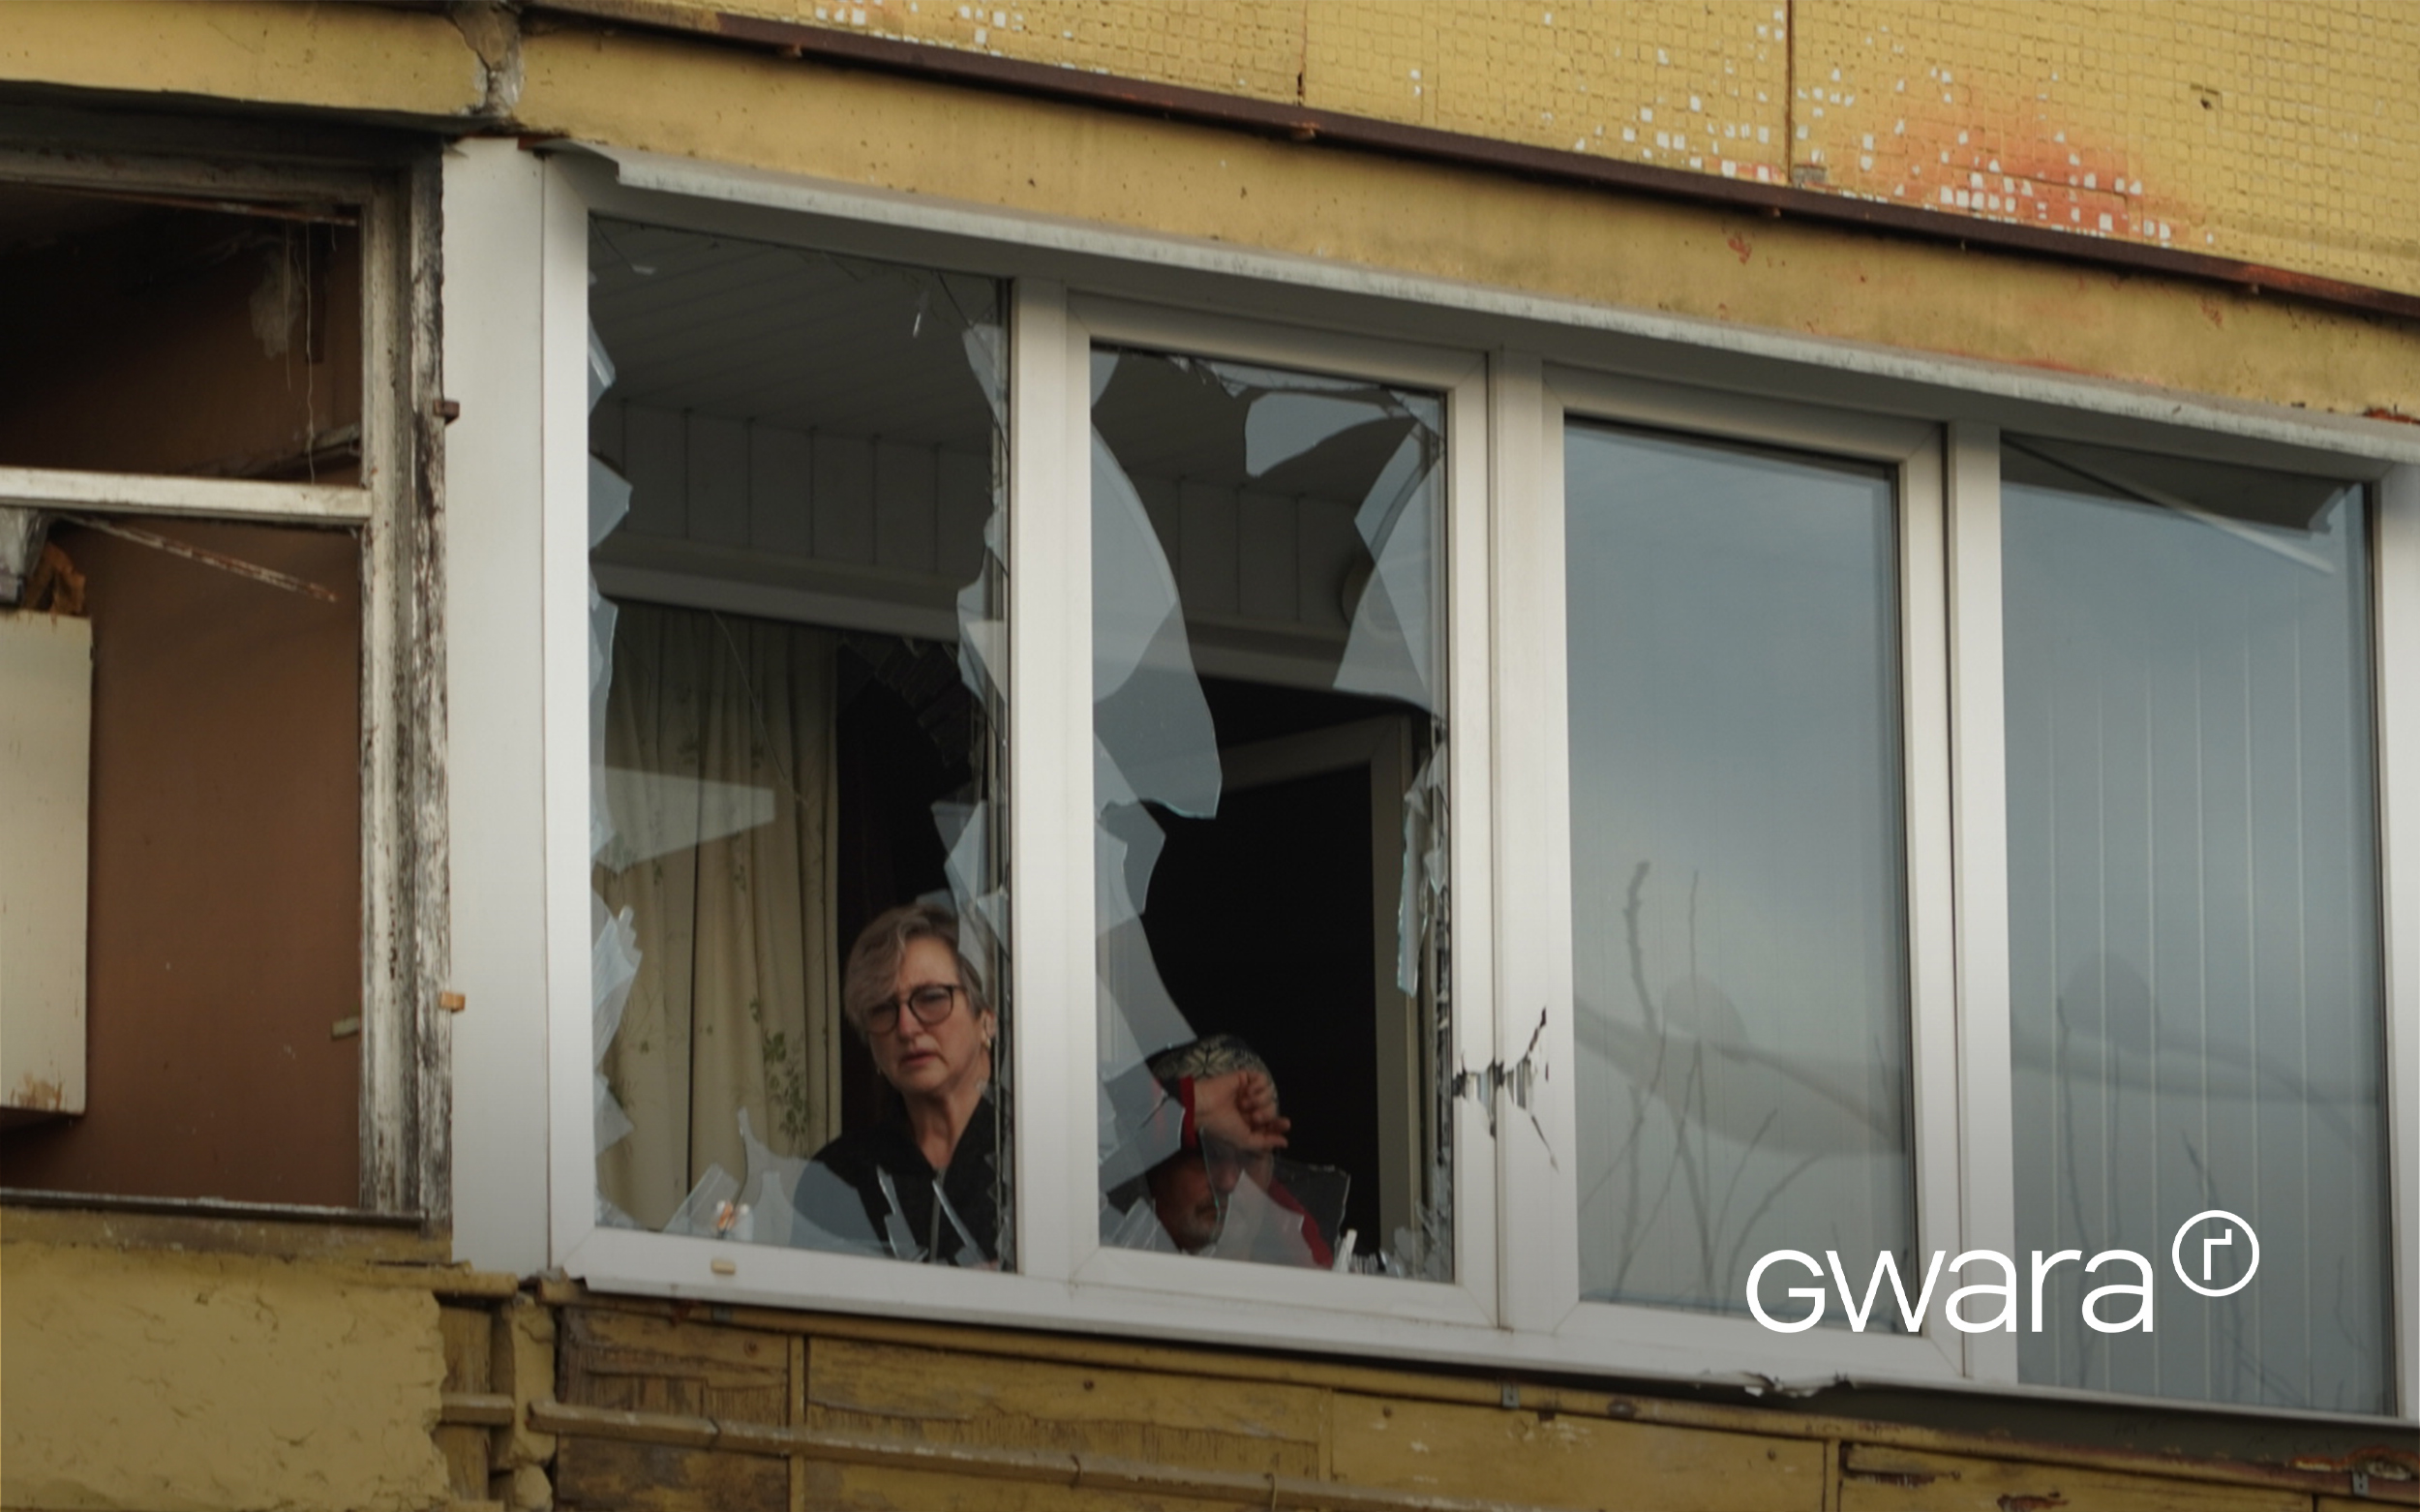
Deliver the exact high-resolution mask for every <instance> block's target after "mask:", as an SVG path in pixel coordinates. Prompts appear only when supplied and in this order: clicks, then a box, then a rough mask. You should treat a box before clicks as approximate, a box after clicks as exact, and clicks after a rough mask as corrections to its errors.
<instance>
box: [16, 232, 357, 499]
mask: <svg viewBox="0 0 2420 1512" xmlns="http://www.w3.org/2000/svg"><path fill="white" fill-rule="evenodd" d="M360 219H361V217H360V215H359V213H358V211H357V210H356V209H355V208H354V207H352V206H349V205H339V204H312V203H287V204H279V205H263V204H240V205H239V204H227V205H224V206H213V205H211V204H210V203H209V202H208V201H204V200H198V199H197V198H195V197H190V196H181V195H178V196H161V195H148V194H141V193H135V192H131V191H130V192H119V193H106V194H97V193H93V192H90V191H69V190H61V189H49V188H42V187H36V186H32V185H15V184H10V185H0V329H6V330H7V331H8V333H9V353H8V359H7V361H6V362H5V363H0V467H11V468H15V467H23V468H50V469H68V470H80V471H94V472H147V473H166V474H174V475H179V476H187V477H209V478H259V479H279V480H284V481H290V482H321V483H342V482H351V481H353V480H355V478H357V476H358V473H359V469H360V462H361V397H362V371H363V367H362V358H363V353H362V299H361V294H362V249H361V230H360Z"/></svg>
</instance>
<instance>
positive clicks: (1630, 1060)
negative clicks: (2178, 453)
mask: <svg viewBox="0 0 2420 1512" xmlns="http://www.w3.org/2000/svg"><path fill="white" fill-rule="evenodd" d="M1564 457H1565V461H1564V469H1565V487H1566V498H1567V504H1566V514H1565V559H1564V572H1565V578H1566V603H1567V610H1566V613H1567V615H1568V624H1567V631H1566V633H1567V636H1568V641H1567V646H1568V652H1567V655H1568V662H1567V665H1568V674H1567V676H1568V681H1569V698H1570V704H1569V709H1570V736H1569V741H1570V746H1569V748H1570V771H1571V897H1572V938H1573V947H1572V948H1573V957H1572V971H1573V980H1574V997H1575V1006H1574V1036H1575V1039H1576V1042H1577V1043H1576V1049H1577V1054H1578V1074H1579V1075H1578V1080H1579V1091H1578V1096H1577V1099H1576V1102H1577V1107H1578V1112H1579V1139H1580V1160H1579V1167H1578V1171H1577V1173H1576V1174H1577V1179H1578V1188H1579V1202H1580V1212H1579V1219H1580V1276H1581V1287H1582V1292H1583V1295H1585V1296H1587V1297H1588V1298H1591V1299H1594V1300H1598V1301H1610V1302H1635V1303H1643V1304H1650V1305H1658V1306H1667V1307H1683V1308H1696V1309H1706V1310H1711V1311H1718V1312H1743V1311H1745V1308H1746V1301H1745V1295H1746V1291H1745V1283H1746V1279H1747V1275H1748V1271H1749V1268H1750V1267H1752V1266H1753V1265H1755V1263H1756V1262H1757V1260H1758V1259H1759V1257H1761V1256H1762V1255H1765V1254H1766V1253H1767V1252H1768V1251H1771V1250H1776V1249H1797V1250H1810V1251H1814V1252H1817V1253H1821V1252H1822V1251H1824V1250H1826V1249H1831V1250H1836V1251H1838V1252H1840V1253H1841V1254H1842V1255H1865V1256H1871V1255H1875V1254H1877V1253H1881V1254H1890V1255H1897V1256H1898V1257H1899V1261H1900V1264H1901V1266H1902V1268H1903V1269H1904V1268H1905V1266H1906V1264H1907V1261H1908V1258H1909V1256H1910V1254H1911V1252H1912V1250H1913V1247H1914V1242H1915V1201H1914V1191H1915V1181H1914V1161H1915V1148H1914V1134H1913V1131H1912V1128H1911V1125H1910V1114H1909V1103H1910V1085H1911V1083H1910V1074H1911V1065H1910V1027H1909V1025H1910V1020H1909V988H1908V982H1909V966H1908V946H1907V929H1908V923H1907V921H1908V905H1907V893H1906V881H1905V871H1904V862H1903V851H1904V841H1903V832H1904V823H1905V821H1904V817H1903V816H1904V811H1905V795H1904V785H1903V781H1902V776H1901V767H1902V761H1901V754H1900V752H1901V741H1900V708H1901V692H1900V676H1899V656H1898V642H1899V610H1898V583H1897V575H1896V570H1895V561H1896V553H1897V550H1898V547H1897V540H1898V520H1897V513H1896V509H1895V507H1894V503H1895V500H1894V482H1893V476H1892V473H1891V470H1890V469H1885V468H1879V467H1877V468H1864V467H1859V466H1854V465H1842V464H1836V463H1833V462H1831V461H1829V460H1825V459H1821V458H1816V457H1810V456H1803V455H1794V454H1788V453H1782V452H1771V451H1762V450H1749V449H1744V448H1740V447H1734V446H1728V445H1721V444H1715V443H1710V442H1706V441H1700V440H1694V439H1688V438H1679V437H1674V436H1668V435H1660V434H1654V433H1649V432H1644V431H1632V430H1621V429H1617V428H1614V427H1612V426H1605V425H1595V424H1573V425H1570V426H1569V427H1568V428H1567V430H1566V432H1565V437H1564Z"/></svg>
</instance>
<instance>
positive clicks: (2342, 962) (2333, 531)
mask: <svg viewBox="0 0 2420 1512" xmlns="http://www.w3.org/2000/svg"><path fill="white" fill-rule="evenodd" d="M2004 476H2005V487H2004V493H2003V500H2004V501H2003V510H2002V563H2003V595H2004V598H2003V601H2004V606H2005V607H2004V614H2005V631H2006V651H2005V654H2006V675H2007V682H2006V698H2007V727H2008V784H2009V786H2008V821H2009V872H2010V875H2009V883H2010V929H2011V942H2010V943H2011V960H2012V964H2011V988H2012V999H2011V1018H2012V1052H2013V1060H2014V1067H2015V1088H2014V1091H2015V1106H2014V1112H2015V1129H2016V1147H2015V1152H2014V1156H2015V1162H2016V1191H2017V1225H2018V1231H2017V1242H2018V1244H2019V1246H2020V1247H2021V1249H2023V1250H2038V1251H2042V1252H2043V1253H2044V1254H2049V1253H2053V1252H2056V1251H2060V1250H2069V1249H2072V1250H2079V1251H2081V1252H2082V1256H2083V1258H2084V1259H2085V1260H2087V1261H2088V1260H2090V1259H2091V1258H2092V1257H2093V1256H2094V1255H2098V1254H2100V1253H2101V1252H2102V1251H2104V1250H2110V1249H2126V1250H2132V1251H2134V1252H2137V1253H2139V1254H2141V1255H2146V1256H2149V1257H2151V1260H2152V1263H2153V1266H2154V1269H2155V1272H2156V1274H2157V1298H2156V1308H2155V1312H2154V1318H2153V1327H2152V1328H2151V1329H2150V1330H2147V1331H2130V1332H2123V1333H2104V1332H2102V1331H2101V1330H2099V1329H2096V1328H2094V1327H2092V1326H2090V1325H2089V1324H2088V1322H2087V1321H2086V1320H2085V1317H2084V1315H2083V1314H2082V1312H2081V1304H2082V1302H2083V1300H2084V1296H2085V1293H2086V1292H2087V1291H2088V1290H2090V1289H2093V1288H2097V1287H2099V1286H2102V1285H2108V1284H2110V1283H2111V1282H2112V1281H2119V1282H2128V1283H2132V1282H2133V1281H2135V1280H2136V1279H2137V1278H2136V1277H2135V1276H2134V1275H2133V1271H2132V1268H2131V1267H2119V1268H2116V1269H2114V1270H2112V1269H2109V1268H2104V1269H2103V1270H2102V1272H2101V1273H2100V1274H2098V1275H2095V1276H2085V1275H2083V1274H2081V1266H2080V1265H2079V1264H2076V1263H2070V1264H2067V1265H2064V1266H2060V1267H2058V1268H2057V1269H2055V1270H2054V1271H2053V1272H2052V1273H2051V1276H2052V1279H2051V1282H2050V1284H2049V1285H2047V1286H2046V1287H2045V1288H2044V1292H2043V1297H2042V1315H2041V1323H2040V1331H2039V1332H2035V1331H2033V1324H2034V1318H2033V1317H2032V1316H2031V1315H2030V1314H2029V1315H2028V1316H2027V1317H2026V1318H2025V1319H2024V1324H2025V1327H2026V1331H2025V1332H2024V1333H2023V1334H2022V1336H2021V1340H2020V1368H2021V1372H2022V1375H2023V1376H2024V1378H2025V1379H2027V1380H2030V1381H2040V1382H2044V1383H2052V1384H2058V1385H2065V1386H2077V1387H2088V1388H2094V1389H2100V1390H2112V1391H2122V1392H2130V1393H2141V1394H2145V1395H2157V1396H2164V1397H2183V1398H2193V1399H2200V1400H2208V1401H2219V1402H2235V1403H2246V1404H2260V1405H2266V1406H2293V1407H2309V1408H2319V1409H2329V1410H2338V1411H2347V1410H2351V1411H2364V1410H2366V1411H2379V1412H2383V1411H2387V1410H2390V1409H2391V1401H2390V1385H2389V1371H2390V1360H2389V1351H2388V1333H2389V1323H2390V1319H2389V1315H2388V1301H2387V1285H2388V1283H2387V1275H2388V1268H2387V1232H2386V1189H2385V1171H2384V1152H2385V1134H2386V1130H2385V1120H2384V1109H2383V1083H2384V1072H2385V1067H2384V1032H2383V996H2382V986H2381V979H2380V970H2379V956H2380V940H2379V905H2378V884H2377V857H2376V851H2375V833H2376V816H2375V774H2374V763H2373V747H2374V737H2373V730H2372V704H2371V687H2372V683H2371V653H2370V630H2369V626H2370V607H2369V588H2368V581H2369V579H2368V575H2369V556H2368V548H2367V520H2366V514H2365V509H2364V499H2363V496H2362V492H2361V490H2360V489H2358V488H2344V487H2338V486H2335V485H2331V484H2324V483H2314V481H2313V480H2309V479H2285V478H2274V477H2268V476H2265V475H2258V474H2252V473H2249V472H2247V471H2245V470H2243V469H2233V470H2227V469H2216V468H2212V467H2209V466H2208V465H2205V464H2191V463H2170V462H2163V461H2160V460H2158V459H2151V458H2143V457H2133V456H2129V455H2127V454H2124V453H2112V452H2102V451H2099V450H2097V449H2094V450H2087V449H2084V448H2078V447H2072V446H2064V447H2062V446H2054V445H2052V444H2050V443H2024V442H2012V445H2011V448H2010V450H2009V453H2008V457H2007V468H2006V471H2005V474H2004ZM2209 1209H2223V1210H2225V1211H2227V1212H2229V1213H2232V1214H2235V1215H2238V1216H2239V1217H2240V1218H2241V1219H2242V1220H2243V1221H2244V1222H2246V1223H2248V1224H2249V1225H2251V1226H2252V1227H2253V1229H2254V1231H2255V1235H2254V1236H2255V1237H2256V1239H2257V1243H2258V1248H2259V1261H2258V1268H2257V1270H2256V1272H2253V1273H2251V1275H2252V1279H2251V1280H2250V1281H2249V1282H2248V1283H2247V1284H2246V1285H2244V1286H2243V1288H2242V1289H2240V1290H2237V1291H2235V1292H2233V1293H2232V1294H2231V1295H2227V1296H2222V1297H2208V1296H2203V1295H2200V1294H2197V1293H2196V1292H2195V1291H2194V1290H2193V1289H2192V1288H2191V1287H2189V1286H2188V1285H2185V1284H2184V1283H2185V1281H2186V1280H2187V1279H2190V1280H2192V1281H2193V1282H2195V1283H2200V1282H2203V1280H2204V1277H2203V1274H2202V1273H2203V1269H2204V1260H2203V1258H2202V1254H2201V1248H2200V1245H2199V1242H2198V1241H2199V1239H2200V1238H2201V1237H2204V1236H2215V1231H2216V1230H2215V1229H2213V1228H2204V1229H2201V1230H2197V1231H2196V1232H2195V1234H2194V1235H2193V1236H2192V1237H2191V1238H2190V1239H2189V1241H2188V1243H2187V1245H2186V1247H2185V1251H2184V1254H2183V1258H2182V1262H2181V1269H2182V1271H2183V1273H2184V1274H2183V1275H2180V1274H2179V1273H2178V1271H2177V1270H2175V1269H2172V1268H2171V1260H2170V1253H2171V1240H2172V1239H2173V1238H2174V1236H2175V1234H2176V1231H2177V1229H2178V1228H2179V1226H2180V1225H2184V1224H2186V1223H2187V1221H2188V1220H2191V1219H2193V1217H2194V1216H2195V1215H2196V1214H2199V1213H2202V1212H2204V1211H2206V1210H2209ZM2219 1226H2221V1227H2223V1226H2224V1225H2219ZM2250 1249H2251V1243H2250V1241H2249V1240H2246V1241H2244V1242H2241V1243H2238V1244H2234V1245H2231V1246H2227V1247H2224V1248H2222V1249H2219V1250H2215V1251H2213V1252H2211V1253H2212V1259H2211V1261H2210V1264H2211V1266H2212V1267H2213V1268H2212V1269H2211V1272H2210V1274H2209V1276H2208V1278H2207V1284H2208V1285H2210V1286H2211V1287H2212V1288H2213V1289H2216V1288H2219V1287H2223V1286H2225V1285H2229V1284H2230V1283H2231V1282H2232V1281H2234V1280H2237V1279H2240V1278H2241V1277H2242V1276H2243V1275H2244V1274H2246V1265H2247V1261H2248V1260H2249V1255H2250ZM2029 1301H2030V1299H2029ZM2113 1304H2114V1305H2113ZM2132 1306H2133V1304H2132V1302H2131V1300H2128V1301H2115V1300H2114V1299H2113V1300H2112V1301H2108V1302H2104V1303H2103V1304H2102V1307H2101V1308H2100V1310H2099V1316H2101V1317H2102V1319H2104V1320H2108V1321H2116V1320H2119V1319H2121V1318H2123V1317H2124V1316H2125V1315H2127V1314H2129V1313H2130V1312H2131V1311H2132Z"/></svg>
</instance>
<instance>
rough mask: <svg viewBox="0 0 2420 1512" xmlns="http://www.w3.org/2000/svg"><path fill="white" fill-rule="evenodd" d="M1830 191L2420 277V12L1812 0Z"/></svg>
mask: <svg viewBox="0 0 2420 1512" xmlns="http://www.w3.org/2000/svg"><path fill="white" fill-rule="evenodd" d="M1794 15H1795V21H1796V25H1797V27H1798V37H1797V41H1796V48H1797V70H1796V84H1795V89H1794V97H1793V107H1794V109H1795V110H1796V112H1797V114H1798V118H1799V124H1800V126H1801V127H1802V128H1804V139H1803V142H1802V146H1801V151H1800V162H1801V164H1803V165H1805V166H1807V167H1809V168H1813V169H1819V170H1821V172H1822V175H1823V178H1824V181H1825V183H1826V185H1827V187H1829V188H1831V189H1833V190H1838V191H1843V192H1847V193H1851V194H1856V195H1861V196H1868V197H1877V198H1884V199H1890V200H1892V201H1897V202H1907V203H1921V204H1925V205H1928V206H1930V207H1931V208H1934V209H1945V208H1946V209H1952V210H1955V211H1959V212H1962V213H1967V214H1974V215H1981V216H1982V217H1984V218H1986V219H1990V220H1999V221H2014V222H2021V223H2024V224H2027V225H2036V226H2053V227H2059V228H2061V229H2074V230H2082V231H2085V232H2089V233H2101V234H2108V235H2113V236H2116V237H2119V238H2122V239H2125V240H2130V241H2136V242H2144V243H2151V244H2154V245H2166V246H2174V247H2181V248H2184V249H2186V250H2189V251H2193V252H2207V253H2212V254H2215V255H2217V256H2220V257H2233V258H2238V259H2241V260H2244V261H2250V262H2257V263H2264V264H2273V265H2277V266H2281V267H2293V268H2300V269H2304V270H2306V271H2310V272H2314V273H2320V274H2324V275H2326V276H2328V277H2331V278H2339V279H2344V280H2347V281H2349V282H2352V283H2359V284H2369V285H2375V286H2379V287H2394V288H2401V289H2405V290H2407V291H2420V105H2415V103H2414V96H2413V89H2412V86H2413V80H2415V79H2420V7H2413V6H2410V5H2396V4H2361V3H2349V0H2348V3H2338V4H2294V5H2282V4H2281V5H2258V4H2234V5H2223V6H2222V5H2211V4H2207V3H2190V0H2130V3H2127V4H2109V5H2085V4H2076V3H2072V0H2071V3H2065V4H2045V3H2042V0H1956V3H1955V4H1951V3H1947V0H1928V3H1921V4H1894V5H1880V4H1876V3H1873V0H1799V3H1798V4H1797V6H1796V7H1795V8H1794Z"/></svg>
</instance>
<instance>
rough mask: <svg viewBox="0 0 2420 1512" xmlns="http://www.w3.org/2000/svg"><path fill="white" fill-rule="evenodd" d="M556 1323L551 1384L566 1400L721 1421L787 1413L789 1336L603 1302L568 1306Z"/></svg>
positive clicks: (776, 1420)
mask: <svg viewBox="0 0 2420 1512" xmlns="http://www.w3.org/2000/svg"><path fill="white" fill-rule="evenodd" d="M561 1326H562V1353H561V1364H560V1380H559V1381H558V1382H557V1386H556V1390H557V1393H558V1395H560V1398H561V1399H562V1400H563V1401H565V1402H568V1403H572V1404H574V1405H576V1406H597V1407H619V1408H620V1409H622V1410H624V1411H637V1412H680V1413H686V1414H688V1415H690V1416H694V1417H711V1418H715V1419H718V1420H721V1421H724V1422H736V1423H771V1424H784V1423H787V1422H789V1421H790V1342H789V1341H788V1340H787V1339H785V1338H783V1337H782V1336H781V1335H779V1334H768V1333H758V1332H756V1331H754V1330H752V1329H745V1328H727V1327H720V1326H717V1325H714V1324H711V1323H692V1322H676V1321H674V1320H673V1319H670V1318H665V1317H651V1316H649V1315H646V1314H643V1313H623V1312H617V1311H614V1310H611V1309H606V1308H574V1309H568V1310H566V1311H565V1312H564V1314H563V1318H562V1325H561Z"/></svg>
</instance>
